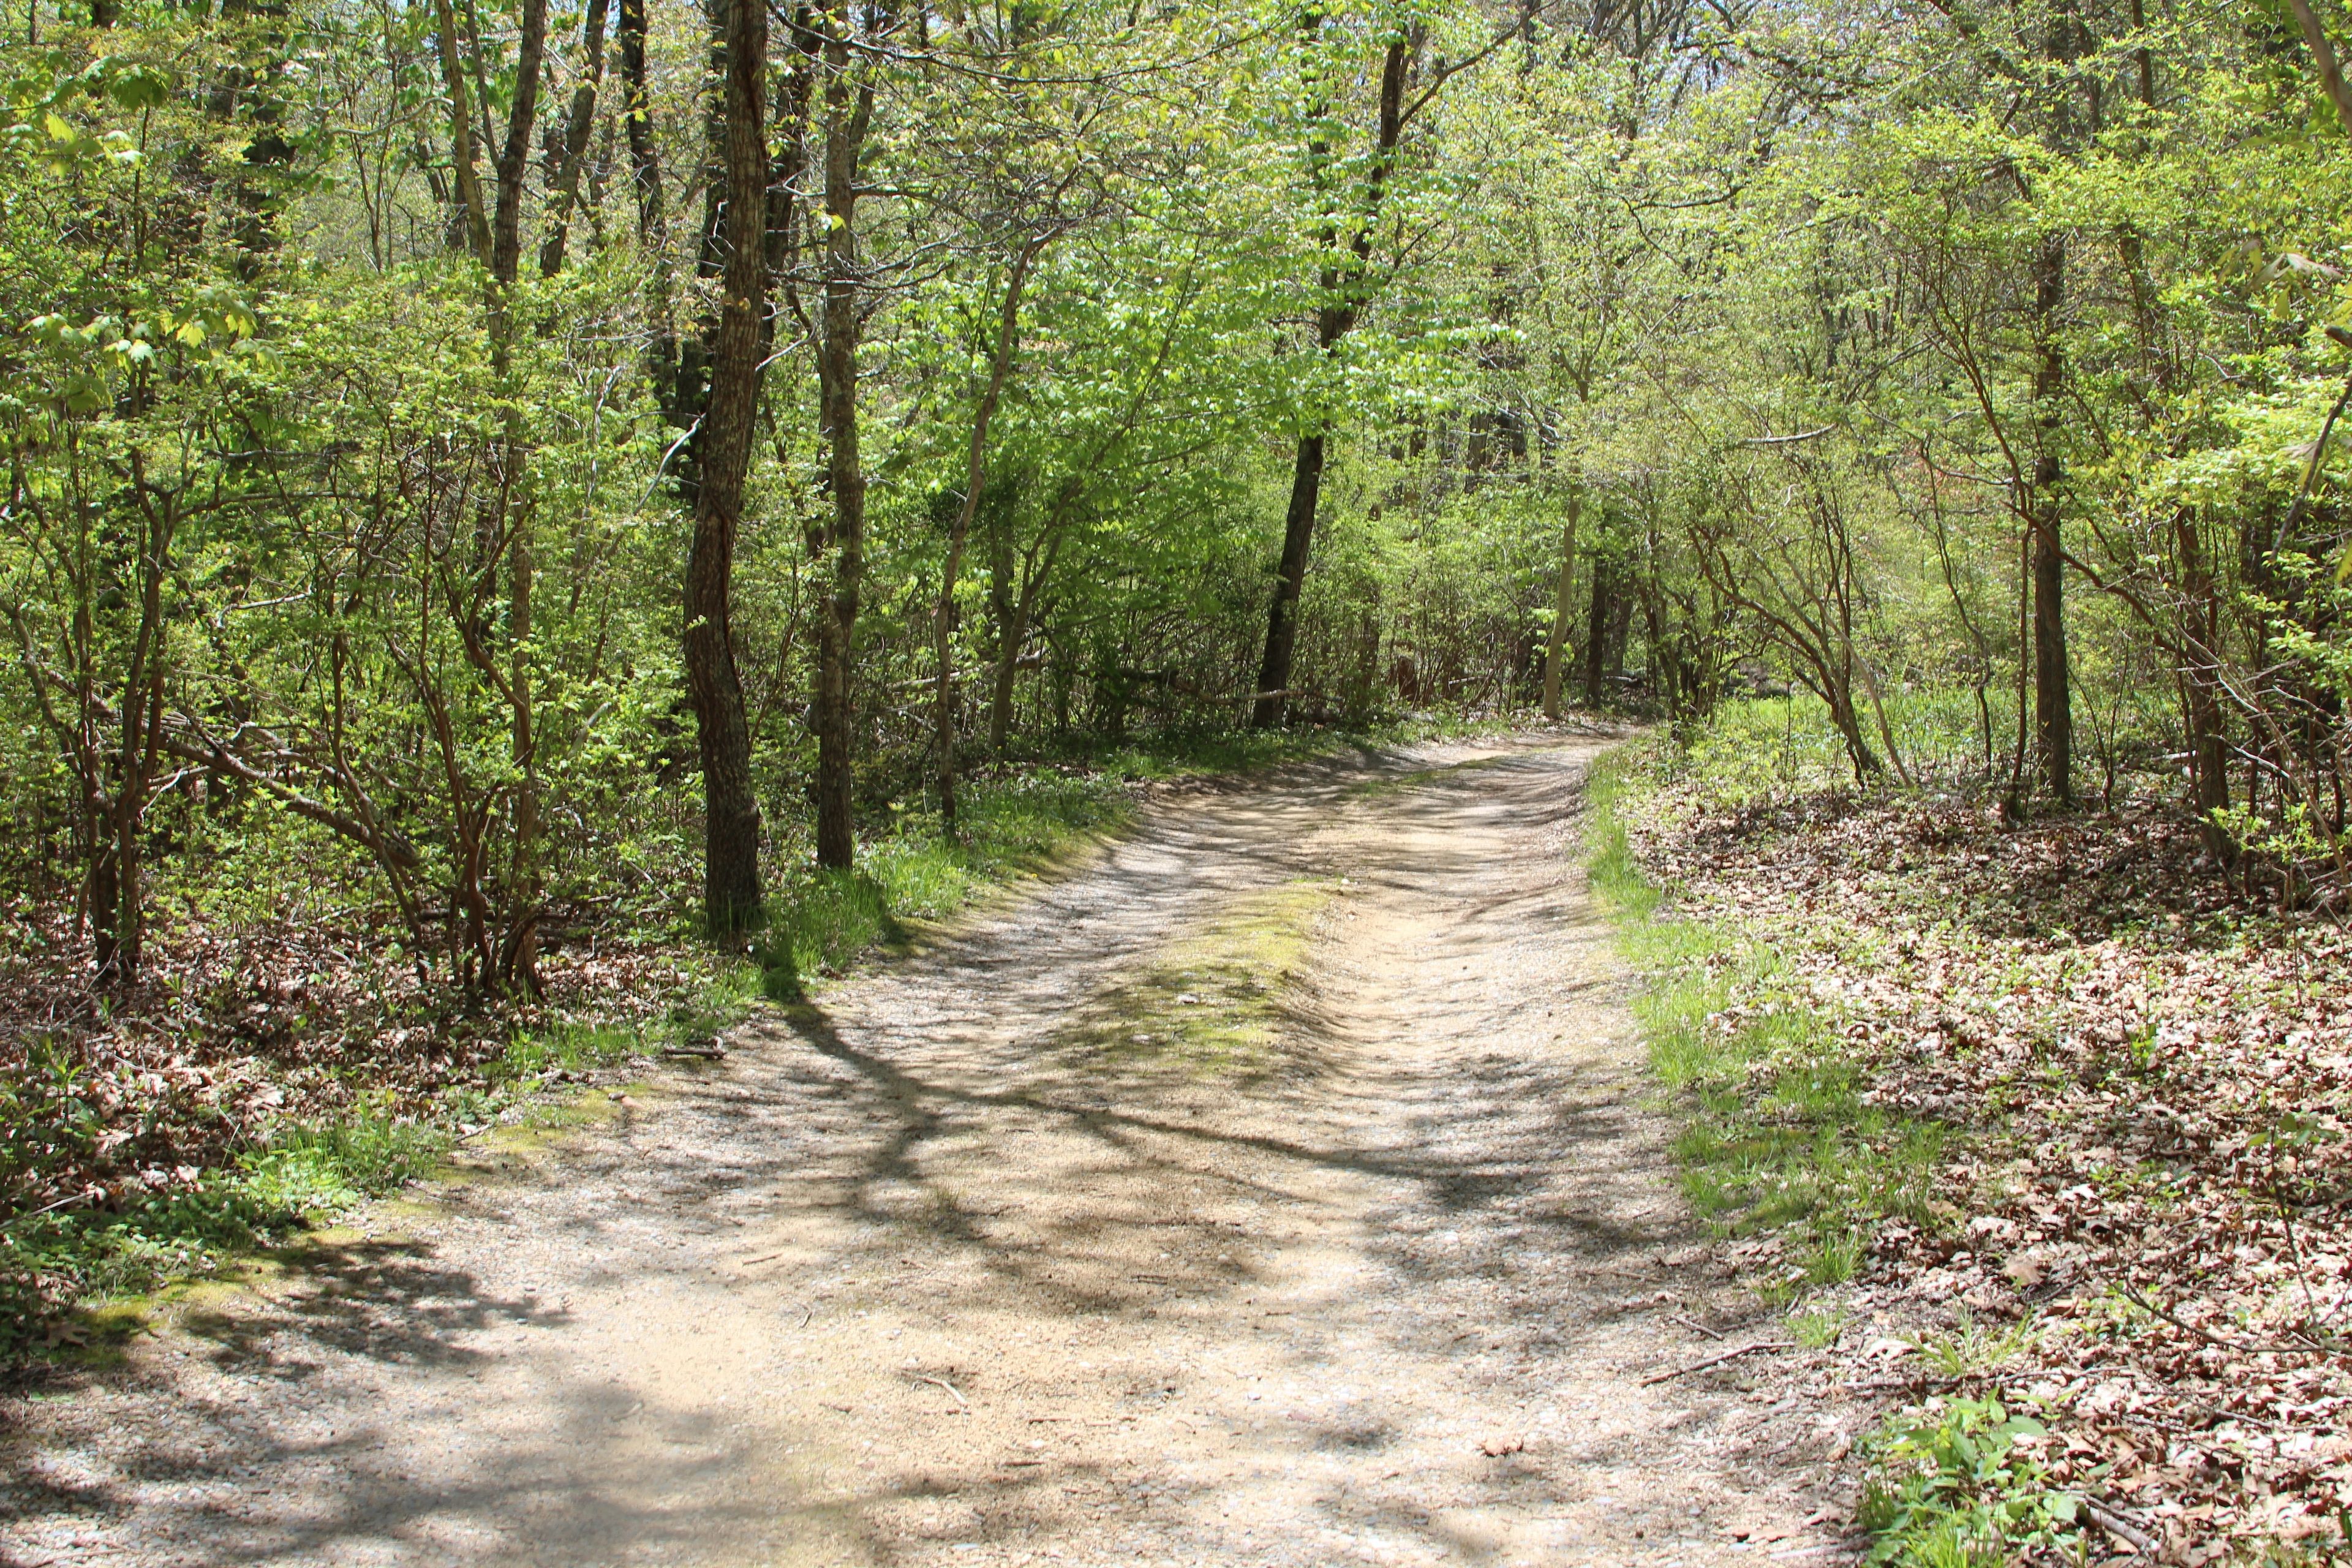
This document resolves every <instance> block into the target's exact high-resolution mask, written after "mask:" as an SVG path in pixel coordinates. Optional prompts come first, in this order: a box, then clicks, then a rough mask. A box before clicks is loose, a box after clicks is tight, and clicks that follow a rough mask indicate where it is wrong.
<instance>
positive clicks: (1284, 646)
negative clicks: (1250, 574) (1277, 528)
mask: <svg viewBox="0 0 2352 1568" xmlns="http://www.w3.org/2000/svg"><path fill="white" fill-rule="evenodd" d="M1332 341H1333V342H1338V341H1339V340H1338V339H1337V338H1334V339H1333V340H1332ZM1323 443H1324V437H1323V436H1322V433H1321V432H1319V431H1318V432H1317V433H1316V434H1314V435H1312V436H1304V437H1300V438H1299V442H1298V453H1297V458H1296V459H1295V460H1294V461H1293V462H1292V465H1291V469H1290V510H1288V511H1287V512H1286V513H1285V514H1284V516H1283V520H1282V564H1281V565H1280V566H1279V567H1277V568H1276V571H1275V575H1274V603H1273V604H1272V605H1270V606H1269V607H1268V609H1267V611H1266V624H1265V658H1264V659H1263V660H1261V661H1260V662H1259V665H1258V671H1257V700H1256V701H1255V703H1254V704H1252V706H1251V708H1250V727H1251V728H1252V729H1256V730H1268V729H1272V728H1273V727H1274V726H1276V725H1277V724H1279V723H1281V722H1282V709H1283V704H1284V702H1285V701H1286V700H1287V699H1286V688H1287V687H1288V686H1289V684H1290V659H1291V655H1292V653H1293V652H1294V651H1295V650H1296V649H1297V646H1298V596H1299V593H1300V591H1301V590H1302V589H1303V588H1304V587H1305V586H1306V584H1307V552H1308V551H1309V550H1310V549H1311V548H1312V547H1313V545H1314V542H1315V511H1316V507H1317V504H1318V501H1319V500H1321V497H1322V493H1323Z"/></svg>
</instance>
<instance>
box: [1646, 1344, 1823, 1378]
mask: <svg viewBox="0 0 2352 1568" xmlns="http://www.w3.org/2000/svg"><path fill="white" fill-rule="evenodd" d="M1796 1348H1797V1342H1796V1341H1794V1340H1758V1341H1757V1342H1755V1343H1754V1344H1751V1345H1741V1346H1740V1347H1739V1348H1738V1350H1735V1351H1726V1352H1723V1353H1722V1354H1721V1355H1712V1356H1709V1357H1707V1358H1706V1360H1705V1361H1701V1362H1693V1363H1691V1364H1690V1365H1688V1366H1678V1367H1676V1368H1675V1370H1674V1371H1672V1372H1662V1373H1658V1374H1657V1375H1656V1376H1655V1377H1645V1378H1643V1380H1642V1386H1643V1388H1647V1387H1649V1386H1650V1385H1651V1384H1654V1383H1671V1382H1673V1381H1674V1380H1675V1378H1678V1377H1688V1376H1689V1375H1690V1374H1691V1373H1695V1372H1705V1371H1706V1369H1707V1368H1708V1367H1711V1366H1721V1365H1722V1364H1723V1363H1725V1362H1727V1361H1738V1359H1739V1358H1740V1357H1741V1356H1744V1355H1754V1354H1755V1353H1756V1352H1759V1351H1792V1350H1795V1349H1796Z"/></svg>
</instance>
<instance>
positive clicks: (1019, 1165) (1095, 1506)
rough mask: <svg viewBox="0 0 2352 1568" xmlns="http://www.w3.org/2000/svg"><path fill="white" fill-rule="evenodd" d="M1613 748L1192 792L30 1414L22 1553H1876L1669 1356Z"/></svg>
mask: <svg viewBox="0 0 2352 1568" xmlns="http://www.w3.org/2000/svg"><path fill="white" fill-rule="evenodd" d="M1589 755H1590V748H1589V747H1581V748H1580V747H1575V746H1571V747H1567V748H1554V749H1510V750H1504V751H1496V749H1495V748H1492V747H1489V748H1487V749H1486V750H1485V751H1483V752H1482V751H1479V750H1477V749H1474V748H1468V747H1455V748H1451V749H1442V748H1433V749H1428V750H1424V751H1423V752H1416V753H1412V754H1405V755H1395V756H1388V757H1381V758H1359V759H1352V760H1350V761H1349V762H1346V763H1332V764H1328V765H1323V766H1318V767H1314V768H1308V769H1302V770H1297V771H1294V772H1292V773H1286V774H1285V775H1284V776H1283V777H1281V778H1280V779H1278V780H1276V781H1274V782H1272V783H1269V784H1261V785H1256V786H1253V787H1251V788H1249V789H1247V790H1244V791H1236V792H1231V793H1227V794H1223V795H1208V796H1193V797H1190V798H1188V799H1184V800H1181V801H1171V802H1168V803H1164V804H1162V805H1160V806H1158V807H1156V808H1155V809H1154V810H1152V811H1151V812H1150V813H1149V814H1148V815H1147V817H1146V820H1145V821H1144V823H1143V825H1142V826H1141V828H1140V830H1139V832H1137V833H1136V834H1135V835H1134V836H1132V837H1130V838H1129V839H1128V840H1126V841H1124V842H1122V843H1121V844H1119V845H1118V846H1116V847H1112V848H1111V849H1109V850H1108V851H1107V852H1106V853H1105V854H1104V855H1103V856H1102V857H1101V858H1100V859H1099V860H1098V861H1097V863H1096V864H1094V865H1093V866H1092V867H1091V868H1087V869H1086V870H1083V871H1081V872H1079V873H1077V874H1076V875H1074V876H1072V877H1070V878H1068V879H1065V880H1062V881H1060V882H1057V883H1055V884H1053V885H1051V886H1048V887H1045V888H1044V889H1041V890H1039V891H1037V892H1036V893H1035V894H1034V896H1032V897H1029V898H1027V899H1025V900H1021V901H1018V902H1016V903H1013V904H1012V905H1011V906H1009V907H1008V908H1006V909H1004V910H1001V911H999V912H998V913H996V914H994V915H992V916H991V917H989V918H987V919H985V920H983V921H979V922H976V923H975V925H974V926H973V928H972V929H971V930H969V931H966V932H965V933H963V934H962V935H961V936H959V937H957V938H956V939H954V940H952V941H950V942H946V943H945V944H943V945H941V946H940V947H938V948H937V949H935V950H933V951H932V952H929V953H927V954H925V955H923V956H921V957H918V958H914V959H910V960H908V961H905V962H902V963H896V964H892V965H888V966H886V967H884V968H883V969H881V970H880V971H879V972H877V973H873V974H871V975H869V976H867V977H865V978H862V979H860V980H857V981H856V982H854V983H851V984H845V985H842V986H839V987H836V988H835V989H834V990H832V991H831V992H829V993H827V994H824V996H823V997H822V998H821V999H820V1001H819V1003H818V1005H815V1006H813V1007H810V1008H806V1009H803V1010H801V1011H800V1012H799V1013H798V1014H797V1015H796V1016H794V1017H793V1018H792V1019H791V1020H789V1021H787V1020H781V1019H779V1020H771V1021H769V1022H766V1023H762V1024H760V1025H756V1026H752V1027H751V1028H749V1029H746V1030H744V1031H741V1032H740V1033H739V1034H738V1036H737V1037H735V1038H734V1039H733V1040H732V1041H731V1042H730V1044H731V1045H732V1047H733V1052H732V1054H731V1055H730V1058H728V1059H727V1061H726V1062H725V1063H723V1064H720V1065H718V1066H715V1067H712V1068H708V1069H695V1070H691V1071H682V1072H679V1073H677V1074H674V1075H671V1076H670V1077H667V1078H666V1079H663V1080H662V1081H661V1082H660V1083H659V1084H658V1086H657V1087H656V1090H655V1091H654V1092H652V1093H650V1094H646V1095H642V1096H639V1097H637V1100H636V1102H635V1103H634V1104H633V1105H631V1106H630V1107H628V1108H626V1109H625V1110H624V1111H623V1113H622V1114H621V1115H620V1116H619V1117H618V1118H617V1119H615V1120H614V1121H610V1122H608V1123H605V1124H603V1125H600V1126H595V1127H592V1128H590V1129H588V1130H586V1131H582V1132H581V1133H579V1134H577V1135H576V1136H574V1137H572V1139H570V1140H569V1141H568V1142H567V1143H566V1144H565V1145H564V1146H563V1147H562V1149H561V1150H559V1151H556V1152H541V1153H539V1154H537V1155H534V1156H531V1157H530V1158H528V1159H516V1160H512V1161H509V1162H506V1166H507V1168H505V1169H503V1170H501V1169H488V1170H485V1171H484V1172H482V1173H480V1174H479V1176H478V1178H477V1179H474V1180H471V1181H468V1182H467V1183H465V1184H460V1185H456V1186H453V1187H449V1188H446V1189H443V1190H439V1191H437V1192H436V1193H433V1194H427V1195H426V1201H425V1202H424V1203H421V1204H418V1203H408V1204H402V1205H386V1206H385V1207H383V1209H381V1210H379V1211H378V1212H376V1213H374V1214H373V1215H369V1216H366V1218H365V1220H364V1222H363V1223H364V1225H365V1226H366V1227H367V1228H368V1229H370V1230H371V1231H372V1233H373V1235H372V1238H371V1239H366V1240H357V1239H355V1240H353V1241H352V1242H351V1243H350V1244H349V1245H347V1246H343V1247H338V1248H336V1249H334V1250H333V1251H332V1252H331V1255H330V1256H328V1257H326V1258H323V1259H322V1260H321V1263H320V1267H319V1268H316V1269H314V1270H306V1271H304V1272H303V1273H301V1274H300V1275H299V1276H295V1277H291V1278H289V1279H288V1280H287V1281H286V1282H285V1283H284V1284H283V1285H282V1286H281V1287H279V1288H277V1289H272V1290H271V1291H270V1292H268V1295H267V1296H266V1297H259V1298H257V1297H250V1296H247V1297H242V1298H239V1299H237V1300H234V1301H231V1302H229V1303H228V1304H226V1306H221V1305H217V1304H215V1306H214V1307H213V1308H210V1309H207V1310H192V1311H190V1312H188V1313H186V1314H185V1315H184V1318H183V1321H181V1322H180V1323H179V1324H178V1326H176V1327H175V1328H174V1329H173V1330H171V1331H167V1332H165V1333H163V1334H160V1335H158V1336H157V1337H156V1338H155V1339H153V1340H152V1341H147V1342H142V1343H141V1345H140V1347H139V1348H138V1350H137V1351H136V1352H135V1353H134V1355H133V1357H132V1361H131V1365H130V1367H129V1368H127V1369H126V1370H124V1371H123V1372H121V1373H113V1374H109V1375H108V1376H107V1377H105V1378H103V1379H98V1380H91V1381H89V1383H88V1384H86V1385H85V1386H83V1387H81V1388H79V1389H78V1390H75V1391H71V1392H70V1393H69V1394H68V1395H67V1396H65V1397H52V1398H49V1399H46V1400H40V1401H37V1402H27V1401H16V1402H13V1408H12V1409H10V1410H9V1411H8V1412H7V1415H8V1417H9V1422H10V1426H12V1427H13V1428H14V1435H13V1436H12V1438H11V1447H10V1452H9V1460H10V1468H11V1471H12V1483H13V1484H12V1486H11V1488H10V1490H9V1492H8V1493H7V1494H6V1496H5V1499H0V1500H5V1503H6V1505H7V1506H8V1508H9V1510H10V1512H11V1513H12V1514H13V1516H14V1517H13V1518H11V1519H10V1520H8V1521H5V1523H0V1554H5V1556H6V1558H7V1560H9V1561H11V1562H14V1563H24V1564H28V1565H29V1564H40V1563H108V1564H123V1565H130V1564H150V1563H153V1564H161V1563H204V1564H227V1563H339V1564H341V1563H351V1564H358V1563H547V1564H567V1565H569V1564H589V1563H708V1564H754V1563H778V1564H794V1565H799V1564H825V1563H1047V1562H1060V1563H1122V1564H1123V1563H1354V1562H1376V1563H1433V1562H1454V1561H1467V1562H1493V1563H1546V1564H1549V1563H1608V1564H1616V1563H1716V1562H1747V1561H1754V1562H1762V1561H1768V1560H1774V1559H1779V1560H1794V1561H1802V1562H1811V1563H1818V1562H1827V1561H1833V1560H1835V1556H1834V1553H1833V1552H1832V1551H1831V1550H1827V1549H1825V1543H1826V1542H1828V1541H1829V1539H1830V1538H1829V1537H1828V1536H1827V1535H1825V1534H1822V1533H1819V1532H1817V1531H1811V1530H1809V1529H1808V1527H1807V1526H1806V1525H1805V1524H1804V1522H1803V1521H1804V1520H1805V1519H1806V1517H1807V1516H1808V1515H1809V1514H1810V1513H1811V1511H1812V1510H1814V1508H1815V1507H1816V1506H1817V1504H1818V1503H1819V1502H1820V1501H1821V1498H1820V1497H1819V1496H1816V1495H1812V1494H1810V1493H1809V1492H1807V1490H1806V1489H1805V1488H1804V1486H1803V1485H1801V1480H1802V1478H1803V1476H1804V1475H1805V1474H1806V1473H1807V1471H1806V1468H1805V1465H1804V1462H1803V1461H1805V1460H1806V1459H1807V1458H1809V1457H1817V1456H1818V1455H1819V1454H1820V1452H1821V1451H1822V1448H1823V1447H1825V1446H1826V1436H1827V1435H1826V1434H1825V1433H1823V1432H1822V1431H1820V1430H1818V1429H1817V1428H1816V1427H1815V1426H1813V1425H1811V1417H1810V1416H1809V1415H1807V1414H1806V1413H1805V1412H1804V1411H1803V1410H1802V1409H1801V1408H1793V1409H1792V1408H1791V1407H1790V1406H1789V1405H1787V1404H1786V1403H1785V1402H1784V1403H1783V1404H1782V1405H1775V1406H1772V1407H1770V1408H1769V1409H1768V1408H1764V1407H1762V1406H1761V1405H1759V1402H1758V1398H1756V1397H1749V1396H1748V1395H1747V1394H1744V1393H1743V1388H1742V1384H1740V1383H1739V1382H1738V1379H1739V1377H1740V1376H1741V1368H1740V1367H1739V1366H1738V1365H1736V1364H1735V1365H1734V1366H1732V1367H1728V1368H1726V1369H1724V1370H1722V1371H1719V1372H1711V1373H1704V1374H1701V1375H1697V1376H1692V1377H1685V1378H1680V1379H1676V1380H1674V1381H1671V1382H1667V1383H1664V1384H1658V1385H1655V1386H1644V1385H1643V1382H1642V1379H1643V1377H1644V1376H1646V1375H1649V1374H1652V1373H1656V1372H1658V1371H1661V1370H1665V1369H1670V1368H1674V1367H1676V1366H1681V1365H1685V1364H1687V1363H1692V1362H1694V1361H1696V1360H1699V1359H1701V1358H1703V1357H1704V1356H1705V1355H1706V1354H1707V1353H1708V1352H1709V1351H1710V1349H1712V1348H1717V1347H1715V1346H1714V1345H1713V1344H1712V1342H1708V1341H1705V1340H1702V1339H1700V1338H1699V1337H1698V1336H1697V1335H1696V1334H1695V1333H1693V1332H1691V1331H1689V1330H1688V1329H1686V1328H1685V1327H1683V1326H1681V1325H1679V1324H1677V1323H1675V1322H1674V1321H1673V1315H1675V1314H1677V1313H1680V1314H1685V1315H1698V1314H1705V1313H1709V1312H1712V1313H1716V1314H1718V1318H1717V1321H1718V1322H1720V1323H1722V1324H1724V1325H1725V1326H1733V1315H1736V1314H1737V1313H1738V1312H1739V1311H1741V1310H1746V1309H1744V1308H1743V1307H1742V1306H1741V1304H1740V1303H1741V1300H1742V1298H1740V1297H1739V1296H1738V1294H1737V1293H1733V1292H1728V1291H1727V1290H1726V1289H1724V1288H1723V1287H1721V1286H1719V1285H1717V1284H1716V1283H1714V1281H1715V1279H1716V1276H1715V1274H1714V1272H1713V1271H1712V1270H1710V1269H1709V1268H1706V1267H1705V1265H1706V1262H1707V1254H1706V1249H1705V1248H1704V1247H1701V1246H1699V1245H1697V1244H1696V1242H1695V1240H1694V1237H1692V1236H1691V1235H1690V1234H1689V1233H1688V1232H1687V1231H1686V1229H1685V1225H1684V1222H1683V1219H1682V1216H1681V1214H1680V1211H1679V1208H1678V1205H1677V1204H1676V1203H1675V1200H1674V1198H1673V1196H1672V1188H1671V1182H1670V1174H1669V1171H1668V1165H1667V1160H1666V1158H1665V1155H1664V1147H1663V1142H1662V1130H1661V1128H1660V1126H1659V1124H1658V1123H1657V1122H1656V1121H1654V1118H1652V1117H1651V1116H1649V1115H1648V1114H1646V1113H1645V1112H1643V1110H1641V1109H1640V1107H1639V1104H1638V1099H1639V1095H1640V1092H1641V1090H1640V1081H1639V1075H1638V1073H1637V1071H1636V1068H1635V1058H1634V1052H1633V1046H1632V1042H1631V1039H1630V1030H1629V1028H1628V1026H1627V1023H1626V1020H1625V1018H1624V1016H1623V1013H1622V998H1621V995H1620V989H1621V988H1620V985H1619V982H1618V980H1617V978H1616V976H1615V974H1614V972H1613V970H1612V963H1611V960H1610V958H1609V956H1608V952H1607V947H1606V942H1605V938H1604V933H1603V932H1602V931H1601V929H1600V928H1599V926H1598V925H1597V924H1596V922H1595V921H1594V919H1593V916H1592V914H1591V910H1590V908H1589V905H1588V902H1587V898H1586V894H1585V892H1584V889H1583V884H1582V879H1581V877H1580V874H1579V873H1578V872H1576V870H1575V869H1574V865H1573V859H1572V857H1571V855H1570V853H1569V850H1570V845H1569V844H1568V842H1567V835H1568V833H1569V832H1570V817H1571V816H1572V814H1573V810H1574V807H1575V803H1576V792H1577V789H1578V786H1579V782H1580V775H1581V769H1582V765H1583V763H1584V762H1585V761H1586V759H1587V758H1588V757H1589ZM492 1163H493V1164H496V1162H492ZM1767 1326H1769V1325H1767ZM1733 1331H1734V1332H1735V1333H1738V1332H1743V1330H1740V1329H1738V1328H1737V1327H1734V1329H1733ZM1733 1342H1734V1343H1737V1342H1738V1341H1737V1340H1735V1341H1733ZM1759 1397H1760V1396H1759ZM1487 1449H1496V1450H1501V1452H1499V1453H1498V1454H1495V1455H1490V1454H1489V1453H1488V1452H1486V1450H1487ZM1734 1531H1747V1532H1748V1540H1745V1541H1741V1540H1737V1539H1735V1538H1734ZM1809 1546H1811V1547H1812V1548H1813V1550H1811V1551H1808V1550H1807V1548H1808V1547H1809Z"/></svg>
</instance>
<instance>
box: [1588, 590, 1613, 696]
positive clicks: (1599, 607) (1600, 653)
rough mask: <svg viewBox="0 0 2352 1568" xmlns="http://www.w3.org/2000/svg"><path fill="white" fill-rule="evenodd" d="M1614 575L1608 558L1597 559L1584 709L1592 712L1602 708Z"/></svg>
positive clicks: (1589, 620) (1589, 622)
mask: <svg viewBox="0 0 2352 1568" xmlns="http://www.w3.org/2000/svg"><path fill="white" fill-rule="evenodd" d="M1611 575H1612V574H1611V573H1610V570H1609V559H1608V557H1607V556H1603V555H1596V556H1594V557H1593V559H1592V606H1591V611H1590V613H1589V615H1588V616H1587V618H1586V621H1585V626H1584V705H1585V706H1586V707H1588V708H1598V707H1600V706H1601V661H1602V660H1603V658H1606V657H1607V654H1606V649H1605V647H1604V645H1605V644H1606V643H1607V642H1608V640H1609V621H1610V612H1611V603H1610V600H1611V589H1612V584H1611V582H1610V577H1611Z"/></svg>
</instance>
